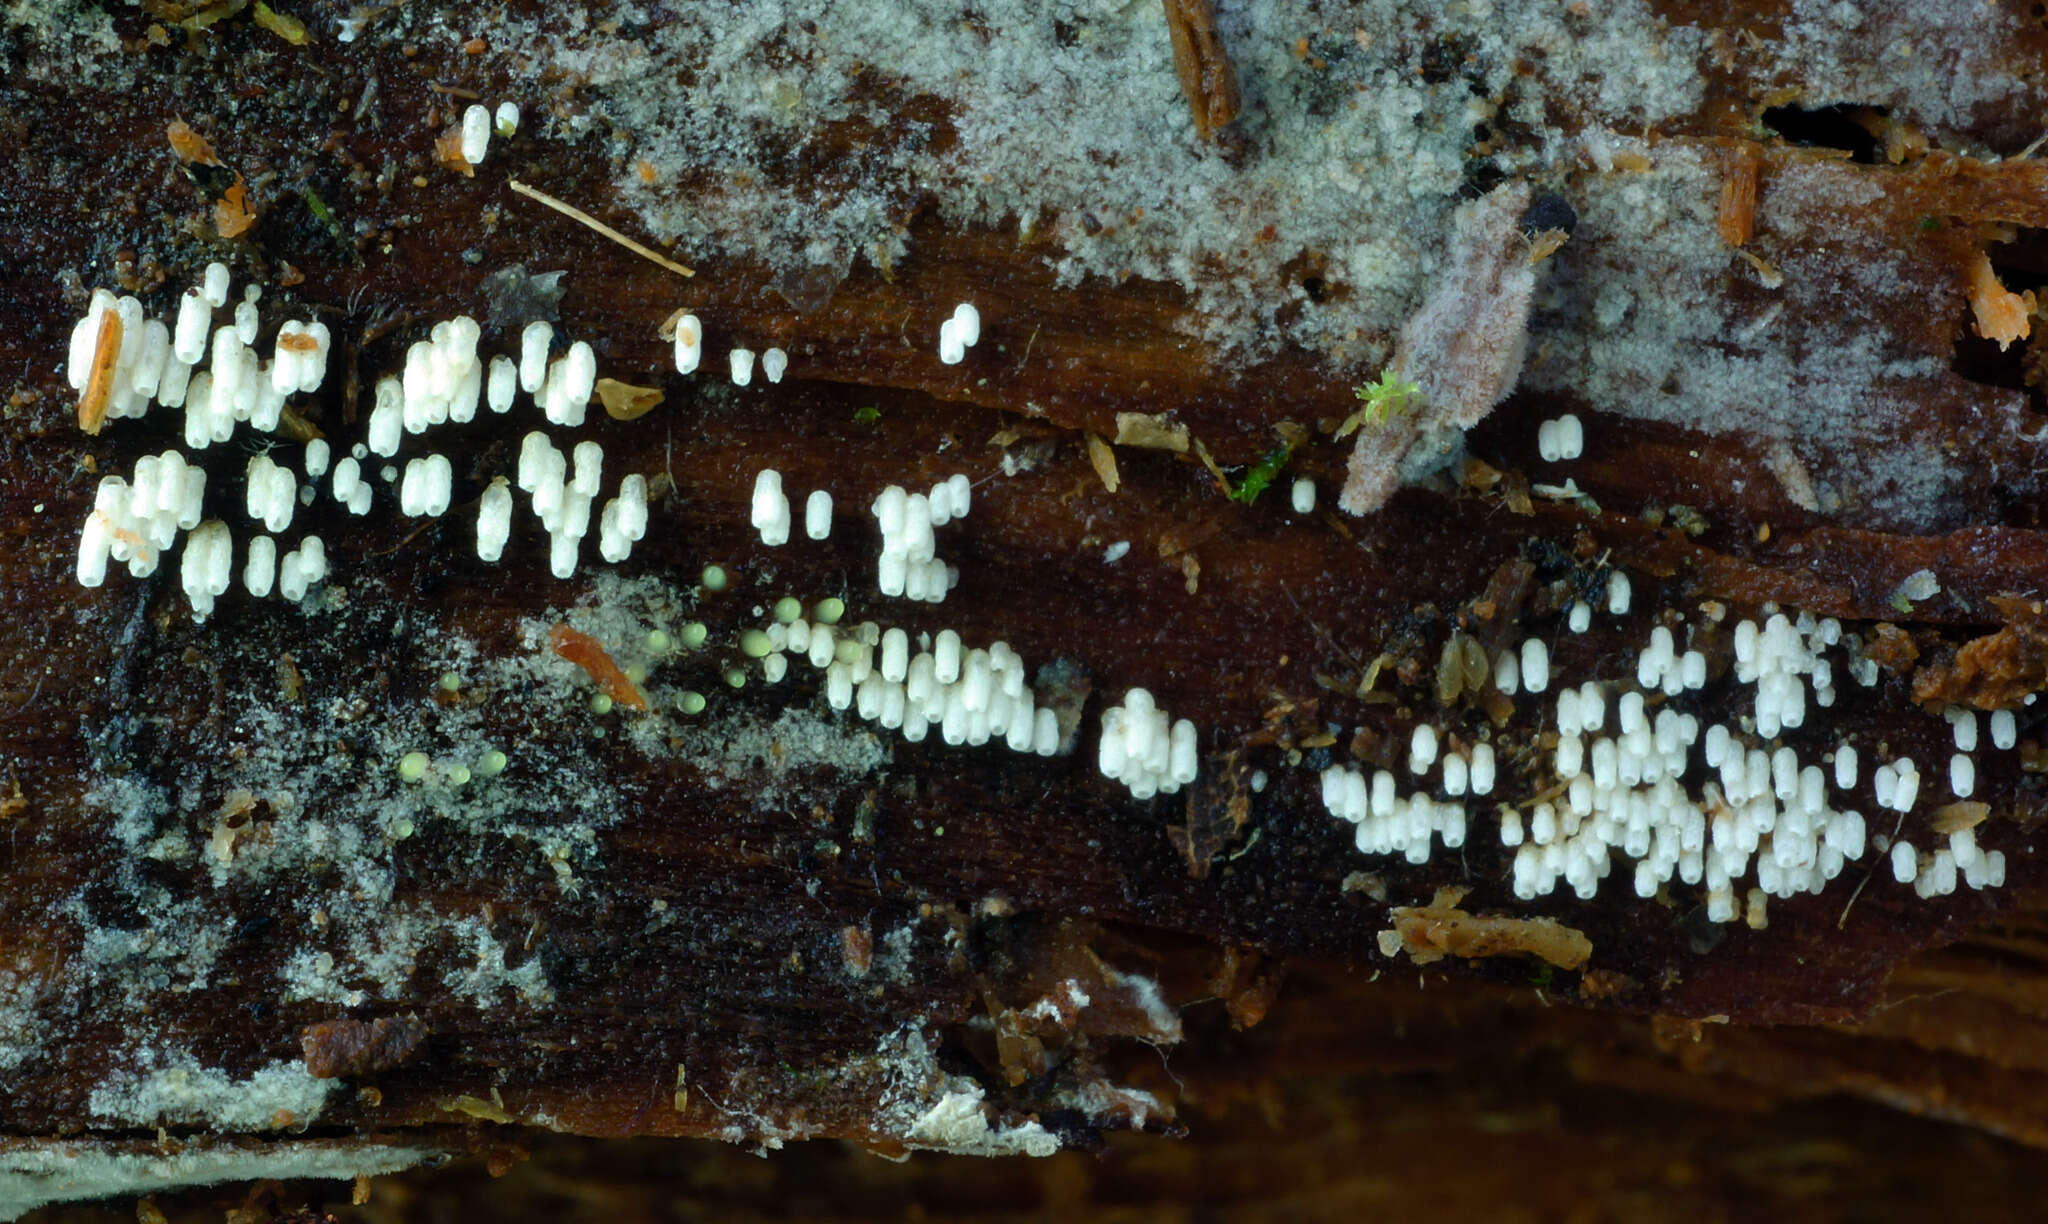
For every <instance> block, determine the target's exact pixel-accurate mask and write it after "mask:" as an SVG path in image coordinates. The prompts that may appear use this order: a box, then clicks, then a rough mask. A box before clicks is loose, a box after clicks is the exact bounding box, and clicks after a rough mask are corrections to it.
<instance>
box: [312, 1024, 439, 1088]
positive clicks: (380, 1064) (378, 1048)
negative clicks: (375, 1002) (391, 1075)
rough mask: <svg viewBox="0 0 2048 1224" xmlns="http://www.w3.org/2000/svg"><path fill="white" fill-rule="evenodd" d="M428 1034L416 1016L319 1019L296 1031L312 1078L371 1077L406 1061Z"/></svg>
mask: <svg viewBox="0 0 2048 1224" xmlns="http://www.w3.org/2000/svg"><path fill="white" fill-rule="evenodd" d="M432 1031H433V1030H431V1029H430V1028H428V1027H427V1025H426V1024H425V1022H423V1021H422V1020H420V1018H419V1017H418V1016H381V1017H379V1018H377V1019H375V1020H323V1021H321V1022H320V1023H318V1024H309V1025H307V1026H306V1027H305V1029H304V1030H302V1031H301V1032H300V1034H299V1049H300V1050H301V1051H302V1052H303V1053H304V1054H305V1058H306V1074H308V1075H310V1076H312V1077H313V1078H314V1079H338V1078H341V1077H343V1076H358V1075H371V1074H374V1073H376V1072H378V1071H389V1070H390V1069H391V1068H393V1067H397V1066H401V1065H403V1064H405V1063H406V1062H408V1061H410V1060H411V1059H412V1058H413V1056H414V1055H416V1054H418V1053H419V1051H420V1047H421V1046H422V1045H424V1044H425V1043H426V1040H427V1037H428V1036H429V1035H430V1034H431V1032H432Z"/></svg>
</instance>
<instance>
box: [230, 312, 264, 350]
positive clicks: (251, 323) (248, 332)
mask: <svg viewBox="0 0 2048 1224" xmlns="http://www.w3.org/2000/svg"><path fill="white" fill-rule="evenodd" d="M261 323H262V318H261V316H259V315H258V314H257V313H256V303H254V302H250V301H243V302H238V303H236V305H235V338H236V339H237V340H240V341H241V342H242V344H243V345H244V346H245V347H246V346H249V345H253V344H255V343H256V329H257V327H258V326H259V325H260V324H261Z"/></svg>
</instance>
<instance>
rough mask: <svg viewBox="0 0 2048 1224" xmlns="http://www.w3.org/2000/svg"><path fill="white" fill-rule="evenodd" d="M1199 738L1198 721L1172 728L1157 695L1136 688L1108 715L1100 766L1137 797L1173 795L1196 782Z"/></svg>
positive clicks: (1103, 733)
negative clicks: (1196, 728)
mask: <svg viewBox="0 0 2048 1224" xmlns="http://www.w3.org/2000/svg"><path fill="white" fill-rule="evenodd" d="M1196 738H1197V737H1196V732H1195V725H1194V724H1193V723H1191V722H1189V721H1188V720H1187V719H1181V720H1180V721H1179V722H1177V723H1172V724H1169V722H1168V720H1167V716H1166V713H1165V711H1163V710H1160V709H1158V708H1157V706H1156V705H1155V704H1154V703H1153V701H1152V695H1151V694H1150V693H1149V692H1147V691H1146V690H1144V689H1141V688H1134V689H1131V690H1130V691H1128V692H1126V693H1125V694H1124V700H1123V703H1122V704H1121V705H1115V706H1111V707H1109V708H1108V709H1107V710H1105V711H1103V715H1102V738H1101V741H1100V745H1099V750H1098V755H1097V761H1096V764H1097V767H1098V768H1099V769H1100V770H1101V771H1102V774H1103V776H1104V777H1107V778H1111V779H1113V780H1115V781H1118V782H1122V783H1123V784H1124V785H1125V786H1126V787H1128V788H1129V789H1130V792H1131V795H1132V797H1133V798H1136V799H1141V800H1142V799H1150V798H1151V797H1152V796H1154V795H1157V794H1172V793H1174V792H1175V791H1178V790H1179V789H1180V788H1181V787H1182V786H1185V785H1187V784H1188V783H1190V782H1193V781H1194V780H1195V776H1196V773H1197V770H1198V765H1199V762H1198V759H1197V748H1198V745H1197V742H1196Z"/></svg>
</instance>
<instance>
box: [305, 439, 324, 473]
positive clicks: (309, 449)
mask: <svg viewBox="0 0 2048 1224" xmlns="http://www.w3.org/2000/svg"><path fill="white" fill-rule="evenodd" d="M328 454H329V452H328V447H327V439H325V438H314V439H313V440H312V441H310V442H308V443H306V454H305V463H306V476H307V478H308V479H310V480H318V479H320V478H321V477H322V476H325V475H326V474H327V459H328Z"/></svg>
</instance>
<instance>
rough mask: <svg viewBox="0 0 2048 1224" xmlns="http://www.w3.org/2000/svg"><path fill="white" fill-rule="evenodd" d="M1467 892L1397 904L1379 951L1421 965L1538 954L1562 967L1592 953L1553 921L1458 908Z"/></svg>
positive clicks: (1589, 944) (1582, 939)
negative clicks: (1451, 958) (1404, 956)
mask: <svg viewBox="0 0 2048 1224" xmlns="http://www.w3.org/2000/svg"><path fill="white" fill-rule="evenodd" d="M1462 897H1463V893H1462V891H1461V890H1458V889H1445V890H1443V891H1441V892H1439V893H1437V895H1436V900H1435V901H1434V902H1433V903H1431V904H1429V905H1416V906H1407V905H1402V906H1396V907H1395V908H1394V909H1393V911H1392V913H1391V915H1390V916H1391V917H1392V918H1393V920H1394V927H1393V929H1392V930H1390V931H1383V932H1381V933H1380V947H1381V950H1383V951H1386V952H1387V953H1388V955H1392V954H1393V953H1394V952H1396V951H1401V950H1403V949H1405V950H1406V951H1407V953H1408V956H1409V959H1411V960H1413V961H1414V962H1415V963H1416V964H1418V965H1427V964H1430V963H1431V962H1433V961H1440V960H1442V959H1443V958H1444V957H1446V956H1456V957H1462V958H1464V959H1467V960H1472V959H1477V958H1479V957H1483V956H1534V957H1537V958H1538V959H1541V960H1545V961H1548V962H1550V963H1551V964H1553V965H1556V966H1557V967H1558V968H1560V969H1576V968H1578V967H1579V966H1581V965H1583V964H1585V963H1586V961H1587V959H1588V958H1590V957H1591V956H1592V955H1593V941H1592V940H1590V939H1587V938H1586V936H1585V933H1584V932H1582V931H1577V930H1574V929H1572V928H1571V927H1568V926H1566V925H1564V924H1563V923H1561V922H1559V921H1557V920H1556V919H1554V918H1497V917H1482V916H1480V915H1478V914H1470V913H1467V912H1465V911H1464V910H1461V909H1459V908H1457V903H1458V901H1459V900H1460V899H1461V898H1462Z"/></svg>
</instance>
